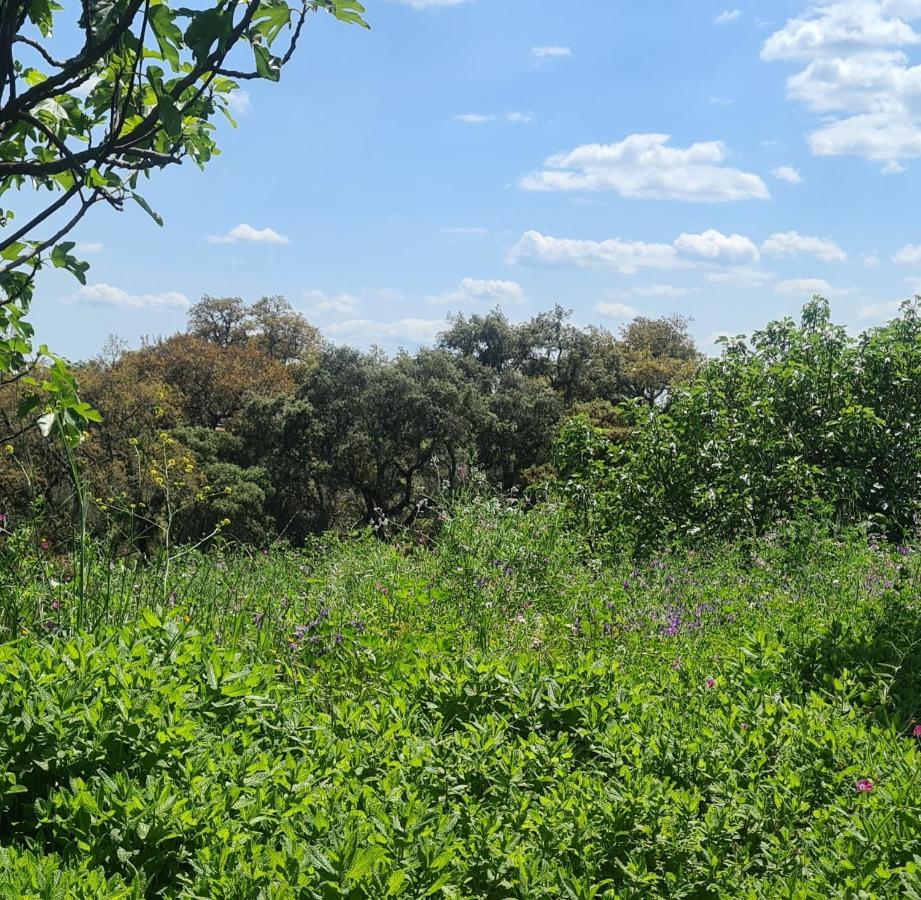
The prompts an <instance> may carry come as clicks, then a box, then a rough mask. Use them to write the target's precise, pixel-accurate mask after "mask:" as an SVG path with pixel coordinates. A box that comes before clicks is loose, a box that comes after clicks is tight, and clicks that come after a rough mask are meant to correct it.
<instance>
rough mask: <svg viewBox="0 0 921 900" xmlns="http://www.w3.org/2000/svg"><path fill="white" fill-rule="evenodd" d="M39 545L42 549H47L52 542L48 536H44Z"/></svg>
mask: <svg viewBox="0 0 921 900" xmlns="http://www.w3.org/2000/svg"><path fill="white" fill-rule="evenodd" d="M38 546H39V548H40V549H42V550H47V549H48V548H49V547H50V546H51V543H50V542H49V541H48V538H42V539H41V540H40V541H39V542H38Z"/></svg>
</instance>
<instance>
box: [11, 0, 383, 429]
mask: <svg viewBox="0 0 921 900" xmlns="http://www.w3.org/2000/svg"><path fill="white" fill-rule="evenodd" d="M313 12H325V13H329V14H331V15H332V16H334V17H335V18H337V19H339V20H341V21H343V22H347V23H354V24H358V25H362V26H364V27H367V25H366V23H365V22H364V20H363V18H362V13H363V12H364V9H363V7H362V6H361V4H360V3H358V2H357V0H299V2H293V3H289V2H286V0H211V2H204V3H197V4H195V5H194V8H190V7H188V6H182V5H179V4H175V3H172V2H170V0H82V2H80V3H67V4H64V3H57V2H54V0H25V2H18V3H16V2H9V0H4V2H0V388H2V387H3V385H5V384H9V383H10V382H12V381H19V380H23V381H24V382H25V383H27V384H29V385H30V386H31V388H32V391H31V394H30V396H29V397H28V398H27V399H26V401H24V403H23V406H22V409H21V412H22V414H23V416H24V417H26V419H25V424H24V426H23V427H24V428H31V427H39V428H41V430H42V431H43V433H45V434H46V435H47V434H51V433H52V432H54V433H55V434H57V435H59V436H60V437H61V438H63V439H64V440H65V442H66V443H68V444H69V445H70V446H73V445H75V444H76V443H78V442H79V440H80V437H81V435H82V433H83V431H84V430H85V428H86V427H87V426H88V424H89V423H90V422H92V421H94V420H96V419H98V414H97V413H96V412H95V411H94V410H93V409H92V408H91V407H90V406H89V405H88V404H86V403H83V402H81V400H80V398H79V396H78V392H77V386H76V383H75V381H74V378H73V375H72V373H71V371H70V369H69V368H68V366H67V365H66V363H65V362H64V361H63V360H61V359H59V358H58V357H55V356H54V355H53V354H51V353H50V352H49V351H48V349H47V347H45V346H44V345H42V346H39V347H37V348H36V347H35V346H34V342H33V337H34V331H33V328H32V326H31V325H30V324H29V323H28V321H27V320H26V318H25V317H26V315H27V314H28V310H29V306H30V303H31V302H32V299H33V293H34V289H35V279H36V276H37V274H38V273H39V272H40V271H41V270H42V269H43V268H46V267H48V266H52V267H55V268H60V269H65V270H67V271H69V272H70V273H72V274H73V275H74V276H75V277H76V278H77V279H78V280H79V281H81V282H83V281H85V278H86V271H87V269H88V264H87V263H86V262H84V261H83V260H80V259H78V257H77V256H76V255H75V254H74V249H75V247H76V244H75V243H74V242H73V241H70V240H67V237H68V235H69V234H70V232H71V231H72V230H73V229H74V228H75V227H76V225H77V224H78V223H79V222H80V220H81V219H82V218H83V217H84V216H85V215H86V214H87V213H88V212H89V211H90V210H91V209H92V208H93V207H96V206H99V205H105V206H109V207H111V208H112V209H114V210H118V211H120V210H122V209H123V208H124V206H125V204H126V203H137V204H139V205H140V206H141V207H142V208H143V209H144V210H145V211H146V212H147V213H149V214H150V216H151V217H152V218H153V219H154V221H156V222H157V223H158V224H162V219H161V218H160V216H159V215H158V214H157V213H156V212H155V211H154V210H153V209H152V208H151V207H150V206H149V205H148V203H147V201H145V199H144V197H143V196H142V194H141V193H139V190H138V188H139V185H140V182H141V179H142V178H147V177H149V176H150V175H151V174H152V173H153V172H155V171H157V170H160V169H164V168H167V167H169V166H172V165H177V164H180V163H182V162H183V161H184V160H186V159H191V160H192V161H193V162H194V163H195V164H197V165H198V166H204V165H205V163H207V162H208V160H209V159H211V157H212V156H214V155H215V154H216V153H217V152H218V148H217V145H216V143H215V140H214V131H215V123H214V120H215V118H216V117H217V116H218V115H223V116H225V117H226V118H227V119H229V120H230V122H231V123H233V119H232V116H231V112H230V99H231V97H232V96H233V93H234V91H236V90H238V89H239V85H240V82H241V81H245V80H250V79H266V80H269V81H278V80H279V78H280V76H281V71H282V68H283V67H284V65H285V64H286V63H287V62H288V61H289V60H290V59H291V57H292V54H293V53H294V51H295V49H296V47H297V43H298V39H299V38H300V35H301V32H302V30H303V27H304V25H305V23H306V22H307V19H308V16H309V14H310V13H313ZM59 48H60V49H59ZM25 194H28V196H24V195H25ZM14 195H19V196H20V197H21V198H22V199H23V200H24V201H25V202H23V203H22V207H23V208H25V209H26V210H27V212H26V213H25V214H24V215H23V216H21V217H20V216H17V214H16V211H15V210H14V209H12V208H9V204H10V203H11V200H10V199H9V198H10V197H11V196H14Z"/></svg>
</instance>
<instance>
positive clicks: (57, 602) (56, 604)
mask: <svg viewBox="0 0 921 900" xmlns="http://www.w3.org/2000/svg"><path fill="white" fill-rule="evenodd" d="M51 608H52V609H53V610H54V611H55V612H57V611H58V610H59V609H60V608H61V601H60V600H52V601H51Z"/></svg>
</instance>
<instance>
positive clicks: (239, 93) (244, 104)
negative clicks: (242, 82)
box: [227, 88, 253, 116]
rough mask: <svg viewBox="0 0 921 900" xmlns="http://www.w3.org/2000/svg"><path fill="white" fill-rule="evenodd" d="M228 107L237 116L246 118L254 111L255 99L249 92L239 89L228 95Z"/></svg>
mask: <svg viewBox="0 0 921 900" xmlns="http://www.w3.org/2000/svg"><path fill="white" fill-rule="evenodd" d="M227 106H228V107H229V108H230V111H231V112H232V113H233V114H234V115H235V116H245V115H246V114H247V113H248V112H251V111H252V108H253V98H252V97H251V96H250V93H249V91H244V90H243V89H242V88H238V89H237V90H235V91H232V92H231V93H230V94H228V95H227Z"/></svg>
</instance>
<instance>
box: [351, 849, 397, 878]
mask: <svg viewBox="0 0 921 900" xmlns="http://www.w3.org/2000/svg"><path fill="white" fill-rule="evenodd" d="M386 852H387V851H386V850H384V848H383V847H382V846H381V845H380V844H373V845H372V846H370V847H364V848H363V849H361V850H359V851H358V852H357V853H356V854H355V856H354V857H353V858H352V865H351V868H350V869H349V870H348V872H346V873H345V877H346V880H348V881H360V880H361V879H362V878H365V877H366V876H368V875H370V874H371V870H372V869H373V868H374V866H375V865H377V863H378V862H380V861H381V860H382V859H383V858H384V856H385V855H386Z"/></svg>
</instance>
